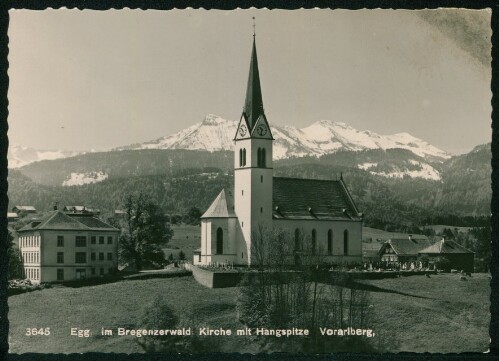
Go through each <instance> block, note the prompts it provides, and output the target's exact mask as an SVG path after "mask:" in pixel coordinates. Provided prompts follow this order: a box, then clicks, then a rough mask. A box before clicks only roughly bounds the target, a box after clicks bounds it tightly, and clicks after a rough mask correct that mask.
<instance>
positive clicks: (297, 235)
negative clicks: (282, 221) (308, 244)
mask: <svg viewBox="0 0 499 361" xmlns="http://www.w3.org/2000/svg"><path fill="white" fill-rule="evenodd" d="M300 238H301V235H300V230H299V229H298V228H297V229H295V251H299V250H300V249H301V247H300V246H301V244H300V243H301V240H300Z"/></svg>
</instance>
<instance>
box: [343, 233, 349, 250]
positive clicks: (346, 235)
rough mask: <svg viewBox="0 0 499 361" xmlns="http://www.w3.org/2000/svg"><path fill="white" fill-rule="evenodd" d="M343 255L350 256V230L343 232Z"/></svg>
mask: <svg viewBox="0 0 499 361" xmlns="http://www.w3.org/2000/svg"><path fill="white" fill-rule="evenodd" d="M343 254H344V255H345V256H348V229H345V231H344V232H343Z"/></svg>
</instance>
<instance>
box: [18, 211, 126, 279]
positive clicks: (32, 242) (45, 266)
mask: <svg viewBox="0 0 499 361" xmlns="http://www.w3.org/2000/svg"><path fill="white" fill-rule="evenodd" d="M18 233H19V239H18V242H19V250H20V252H21V255H22V260H23V264H24V276H25V278H28V279H30V280H31V281H32V282H33V283H40V282H62V281H69V280H75V279H84V278H91V277H99V276H104V275H107V274H109V273H111V272H113V271H115V270H116V269H117V267H118V236H119V230H118V229H116V228H114V227H112V226H111V225H109V224H107V223H105V222H102V221H101V220H99V219H97V218H95V217H93V216H92V215H91V214H89V215H86V214H76V215H69V214H65V213H63V212H61V211H57V210H55V211H53V212H51V213H50V214H49V215H48V216H47V217H44V218H43V219H39V220H36V219H33V220H32V221H31V222H30V223H29V224H27V225H26V226H24V227H23V228H21V229H20V230H19V231H18Z"/></svg>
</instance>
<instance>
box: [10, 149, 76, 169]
mask: <svg viewBox="0 0 499 361" xmlns="http://www.w3.org/2000/svg"><path fill="white" fill-rule="evenodd" d="M77 154H80V152H74V151H61V150H37V149H33V148H28V147H23V146H20V145H16V144H10V145H9V150H8V152H7V159H8V161H9V168H19V167H22V166H23V165H26V164H29V163H33V162H37V161H40V160H53V159H59V158H66V157H72V156H75V155H77Z"/></svg>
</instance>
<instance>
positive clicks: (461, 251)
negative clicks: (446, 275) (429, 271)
mask: <svg viewBox="0 0 499 361" xmlns="http://www.w3.org/2000/svg"><path fill="white" fill-rule="evenodd" d="M419 255H420V256H426V257H428V261H429V262H430V263H436V262H438V261H439V258H440V257H445V258H447V259H448V260H449V264H448V265H447V267H446V268H447V269H446V270H450V269H452V268H453V269H457V270H463V271H466V272H473V271H474V268H475V263H474V261H475V253H474V252H472V251H470V250H469V249H466V248H464V247H463V246H461V245H459V244H457V243H456V242H454V241H448V240H445V239H444V238H442V239H441V240H440V241H438V242H436V243H435V244H433V245H431V246H428V247H426V248H424V249H422V250H420V251H419Z"/></svg>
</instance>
